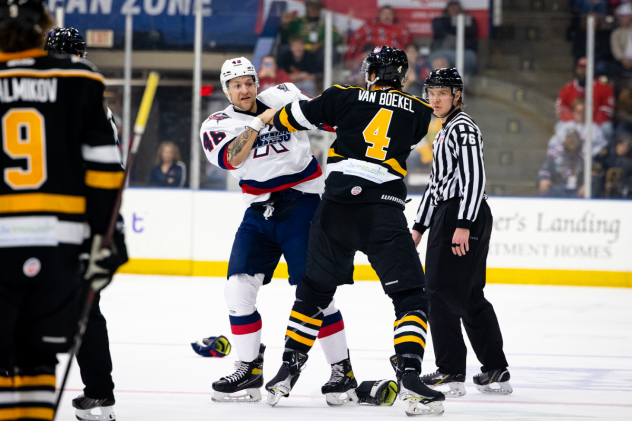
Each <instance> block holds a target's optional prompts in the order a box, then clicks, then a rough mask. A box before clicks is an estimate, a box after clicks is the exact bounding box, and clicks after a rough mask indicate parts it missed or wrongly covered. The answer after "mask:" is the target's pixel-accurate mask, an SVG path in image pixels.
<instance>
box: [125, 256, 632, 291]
mask: <svg viewBox="0 0 632 421" xmlns="http://www.w3.org/2000/svg"><path fill="white" fill-rule="evenodd" d="M227 271H228V262H208V261H193V260H162V259H130V261H129V262H128V263H126V264H125V265H123V266H122V267H121V268H120V269H119V271H118V272H117V273H128V274H142V275H176V276H214V277H225V276H226V273H227ZM274 277H275V278H281V279H283V278H284V279H287V278H288V272H287V264H285V263H280V264H279V266H278V267H277V269H276V271H275V272H274ZM353 278H354V280H356V281H377V280H378V277H377V274H376V273H375V271H373V269H372V268H371V266H369V265H356V267H355V271H354V274H353ZM487 282H488V283H497V284H519V285H528V284H531V285H566V286H585V287H614V288H632V272H610V271H590V270H554V269H513V268H512V269H501V268H488V269H487Z"/></svg>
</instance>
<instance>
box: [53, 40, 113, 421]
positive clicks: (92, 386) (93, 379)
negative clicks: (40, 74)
mask: <svg viewBox="0 0 632 421" xmlns="http://www.w3.org/2000/svg"><path fill="white" fill-rule="evenodd" d="M46 35H47V37H46V38H47V39H46V46H45V50H46V51H48V54H49V55H72V56H76V57H79V58H84V59H85V58H87V56H88V52H87V51H86V42H85V41H84V40H83V37H82V36H81V34H80V33H79V31H78V30H76V29H75V28H54V29H51V30H49V31H47V32H46ZM107 118H108V120H109V121H110V124H111V125H112V129H113V131H114V137H115V141H116V143H117V144H118V139H117V136H116V133H117V131H116V125H115V123H114V117H113V116H112V112H111V111H110V110H109V109H107ZM100 301H101V294H100V293H97V294H96V295H95V297H94V302H93V304H92V308H91V310H90V316H89V319H88V324H87V325H86V331H85V333H84V335H83V340H82V341H81V348H80V350H79V353H78V354H77V364H78V365H79V371H80V373H81V380H82V381H83V383H84V385H85V387H84V389H83V394H82V395H79V396H77V397H76V398H75V399H73V400H72V406H73V407H74V408H76V411H75V415H76V417H77V419H79V420H86V421H89V420H93V419H95V418H94V415H93V414H97V413H98V414H99V416H100V417H101V418H100V419H106V420H108V421H113V420H115V419H116V416H115V414H114V408H113V407H114V403H115V400H114V382H113V381H112V357H111V355H110V341H109V338H108V329H107V324H106V321H105V317H104V316H103V313H101V307H100V305H99V304H100Z"/></svg>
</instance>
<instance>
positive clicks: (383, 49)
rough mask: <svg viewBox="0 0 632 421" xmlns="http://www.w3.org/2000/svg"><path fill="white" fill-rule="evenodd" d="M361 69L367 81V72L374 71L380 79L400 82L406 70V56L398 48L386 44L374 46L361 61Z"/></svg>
mask: <svg viewBox="0 0 632 421" xmlns="http://www.w3.org/2000/svg"><path fill="white" fill-rule="evenodd" d="M362 71H363V72H364V73H365V74H366V79H367V83H369V81H368V79H369V74H370V73H371V72H375V75H376V76H377V77H378V78H379V80H381V81H384V82H391V83H394V84H401V83H403V82H404V78H405V77H406V73H407V72H408V57H407V56H406V53H405V52H404V51H402V50H400V49H399V48H394V47H389V46H387V45H382V46H379V47H375V48H374V49H373V51H371V52H370V53H369V54H367V56H366V58H365V59H364V61H363V62H362ZM376 80H377V79H376Z"/></svg>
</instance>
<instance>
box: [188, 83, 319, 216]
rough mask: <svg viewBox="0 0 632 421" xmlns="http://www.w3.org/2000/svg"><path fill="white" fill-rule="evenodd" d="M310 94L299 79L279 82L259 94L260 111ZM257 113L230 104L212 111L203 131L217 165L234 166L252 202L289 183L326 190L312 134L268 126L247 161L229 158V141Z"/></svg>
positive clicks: (300, 188)
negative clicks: (232, 162)
mask: <svg viewBox="0 0 632 421" xmlns="http://www.w3.org/2000/svg"><path fill="white" fill-rule="evenodd" d="M305 99H310V98H309V97H307V96H305V95H304V94H303V93H302V92H301V91H300V90H299V89H298V88H297V87H296V86H295V85H294V84H292V83H285V84H282V85H278V86H275V87H272V88H269V89H267V90H265V91H263V92H262V93H260V94H259V95H257V99H256V101H257V113H259V114H261V113H262V112H263V111H265V110H266V109H268V108H274V109H277V110H278V109H281V108H282V107H284V106H285V105H287V104H289V103H291V102H294V101H299V100H305ZM254 116H256V115H255V114H254V113H250V112H244V111H238V110H237V109H235V107H234V106H233V105H230V106H229V107H228V108H226V109H225V110H224V111H220V112H217V113H214V114H212V115H211V116H210V117H209V118H208V119H206V121H205V122H204V123H203V124H202V128H201V130H200V140H201V141H202V147H203V148H204V152H205V153H206V157H207V159H208V160H209V161H210V162H211V163H212V164H213V165H216V166H218V167H220V168H222V169H225V170H229V171H230V173H231V175H232V176H233V177H235V178H237V179H238V180H239V185H240V187H241V190H242V193H243V195H244V202H245V203H246V205H247V206H250V205H251V204H252V203H255V202H264V201H266V200H268V199H269V198H270V193H273V192H277V191H281V190H286V189H289V188H292V189H295V190H298V191H301V192H304V193H315V194H321V193H322V192H323V190H324V187H325V182H324V177H323V173H322V170H321V168H320V166H319V165H318V161H316V158H314V155H313V154H312V152H311V148H310V144H309V139H308V137H307V134H305V133H303V132H289V131H279V130H277V129H276V128H274V126H270V125H266V126H264V127H263V128H262V129H261V131H260V132H259V136H258V138H257V140H256V141H255V143H254V145H253V149H252V151H251V152H250V154H249V155H248V157H247V158H246V159H245V160H244V162H242V163H241V164H240V165H239V166H237V167H233V166H231V165H230V164H229V163H228V158H227V150H228V145H229V144H230V142H232V141H233V140H234V139H235V138H236V137H237V136H239V135H240V134H241V133H242V132H243V131H244V130H245V129H246V126H248V124H249V123H250V122H251V121H252V118H253V117H254Z"/></svg>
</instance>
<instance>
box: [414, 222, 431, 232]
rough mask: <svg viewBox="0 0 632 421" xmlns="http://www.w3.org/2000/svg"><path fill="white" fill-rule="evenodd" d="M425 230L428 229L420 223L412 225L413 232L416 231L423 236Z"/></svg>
mask: <svg viewBox="0 0 632 421" xmlns="http://www.w3.org/2000/svg"><path fill="white" fill-rule="evenodd" d="M427 229H428V227H427V226H425V225H424V224H422V223H421V222H415V224H414V225H413V230H415V231H418V232H419V234H423V233H424V232H426V230H427Z"/></svg>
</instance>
